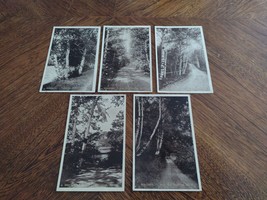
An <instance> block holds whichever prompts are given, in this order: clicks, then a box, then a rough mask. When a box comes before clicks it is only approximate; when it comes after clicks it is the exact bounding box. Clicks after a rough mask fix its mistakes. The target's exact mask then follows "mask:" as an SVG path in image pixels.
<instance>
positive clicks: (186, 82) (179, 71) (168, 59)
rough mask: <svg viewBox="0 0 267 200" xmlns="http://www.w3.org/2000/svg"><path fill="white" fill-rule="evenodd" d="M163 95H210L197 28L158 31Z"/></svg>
mask: <svg viewBox="0 0 267 200" xmlns="http://www.w3.org/2000/svg"><path fill="white" fill-rule="evenodd" d="M156 44H157V68H158V84H159V90H160V91H170V92H175V91H209V90H210V89H211V88H210V86H209V75H208V72H207V70H208V69H207V67H208V66H207V63H206V58H205V56H206V55H205V51H204V48H205V47H204V44H203V35H202V33H201V29H200V28H199V27H195V28H167V27H166V28H156Z"/></svg>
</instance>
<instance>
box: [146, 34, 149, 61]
mask: <svg viewBox="0 0 267 200" xmlns="http://www.w3.org/2000/svg"><path fill="white" fill-rule="evenodd" d="M148 41H149V40H148V39H147V40H146V41H145V54H146V60H147V63H148V64H149V52H148V50H147V49H148V45H147V43H148Z"/></svg>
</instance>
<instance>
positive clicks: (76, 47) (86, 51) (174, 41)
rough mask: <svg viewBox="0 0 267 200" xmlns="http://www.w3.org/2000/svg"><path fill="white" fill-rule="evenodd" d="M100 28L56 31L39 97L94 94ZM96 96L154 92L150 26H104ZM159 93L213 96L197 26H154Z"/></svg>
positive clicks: (200, 34) (204, 50) (207, 66)
mask: <svg viewBox="0 0 267 200" xmlns="http://www.w3.org/2000/svg"><path fill="white" fill-rule="evenodd" d="M100 34H101V27H95V26H71V27H54V29H53V33H52V37H51V42H50V47H49V51H48V56H47V60H46V65H45V70H44V74H43V79H42V83H41V87H40V92H95V91H96V82H97V81H96V79H97V71H98V70H97V69H98V57H99V46H100ZM102 37H103V39H102V51H101V61H100V70H99V76H98V77H99V78H98V79H99V81H98V91H99V92H152V91H153V88H152V71H153V70H152V69H153V67H152V45H151V27H150V26H104V27H103V36H102ZM155 52H156V54H155V55H156V59H155V60H156V77H157V91H158V92H159V93H212V92H213V88H212V81H211V76H210V69H209V64H208V58H207V52H206V46H205V41H204V35H203V30H202V27H201V26H155Z"/></svg>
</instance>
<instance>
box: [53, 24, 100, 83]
mask: <svg viewBox="0 0 267 200" xmlns="http://www.w3.org/2000/svg"><path fill="white" fill-rule="evenodd" d="M96 44H97V29H85V28H68V29H66V28H56V29H55V32H54V37H53V42H52V47H51V52H50V55H49V63H48V65H53V66H55V68H56V71H57V76H58V80H62V79H67V78H71V77H76V76H79V75H80V73H79V72H78V70H79V67H82V71H86V70H88V69H89V68H90V67H92V65H93V64H94V60H95V52H96V46H97V45H96ZM83 59H84V63H83V64H82V60H83ZM81 64H82V65H84V66H81Z"/></svg>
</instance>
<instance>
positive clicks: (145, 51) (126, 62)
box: [98, 26, 152, 92]
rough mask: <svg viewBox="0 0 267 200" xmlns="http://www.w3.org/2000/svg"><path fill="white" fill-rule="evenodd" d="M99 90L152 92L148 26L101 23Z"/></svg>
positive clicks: (149, 28)
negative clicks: (105, 24) (103, 24)
mask: <svg viewBox="0 0 267 200" xmlns="http://www.w3.org/2000/svg"><path fill="white" fill-rule="evenodd" d="M103 28H104V31H103V40H102V56H101V66H100V74H99V85H98V91H99V92H152V70H151V69H152V67H151V27H150V26H104V27H103Z"/></svg>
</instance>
